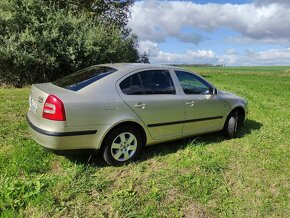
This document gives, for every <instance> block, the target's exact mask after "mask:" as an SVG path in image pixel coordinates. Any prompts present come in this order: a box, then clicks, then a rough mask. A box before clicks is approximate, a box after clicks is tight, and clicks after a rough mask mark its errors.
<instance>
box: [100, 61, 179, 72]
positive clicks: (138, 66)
mask: <svg viewBox="0 0 290 218" xmlns="http://www.w3.org/2000/svg"><path fill="white" fill-rule="evenodd" d="M98 66H106V67H111V68H115V69H117V70H119V71H135V70H142V69H151V68H161V69H172V68H176V67H173V66H168V65H161V64H143V63H116V64H101V65H98ZM176 69H178V68H176Z"/></svg>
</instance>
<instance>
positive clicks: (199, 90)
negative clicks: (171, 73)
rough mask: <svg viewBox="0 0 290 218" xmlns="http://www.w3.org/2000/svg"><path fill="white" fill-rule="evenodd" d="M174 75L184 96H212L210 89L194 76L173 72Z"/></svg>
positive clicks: (204, 82) (182, 72) (205, 83)
mask: <svg viewBox="0 0 290 218" xmlns="http://www.w3.org/2000/svg"><path fill="white" fill-rule="evenodd" d="M175 73H176V76H177V78H178V80H179V82H180V85H181V87H182V89H183V91H184V93H185V94H188V95H192V94H195V95H208V94H212V87H211V86H210V85H209V84H208V83H207V82H206V81H204V80H202V79H201V78H199V77H197V76H196V75H194V74H192V73H188V72H184V71H175Z"/></svg>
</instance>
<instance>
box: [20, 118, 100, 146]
mask: <svg viewBox="0 0 290 218" xmlns="http://www.w3.org/2000/svg"><path fill="white" fill-rule="evenodd" d="M26 120H27V123H28V129H29V132H30V134H31V136H32V138H33V139H34V140H35V141H36V142H38V143H39V144H40V145H42V146H43V147H45V148H47V149H51V150H74V149H98V148H99V147H100V146H99V140H98V135H97V132H98V131H97V130H85V131H69V132H55V131H51V130H46V129H43V128H41V127H39V126H38V125H36V124H35V123H34V122H33V121H32V120H33V118H32V117H31V115H29V113H27V115H26Z"/></svg>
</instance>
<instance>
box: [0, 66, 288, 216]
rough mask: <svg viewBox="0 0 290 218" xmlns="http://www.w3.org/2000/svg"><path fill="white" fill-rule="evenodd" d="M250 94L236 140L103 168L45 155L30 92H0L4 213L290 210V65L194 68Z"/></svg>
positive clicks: (200, 140) (215, 138)
mask: <svg viewBox="0 0 290 218" xmlns="http://www.w3.org/2000/svg"><path fill="white" fill-rule="evenodd" d="M192 70H194V71H196V72H199V73H200V74H202V75H203V76H205V77H206V78H207V79H208V80H209V81H211V82H213V83H214V84H215V85H216V86H217V87H218V88H220V89H222V90H228V91H232V92H235V93H236V94H238V95H240V96H243V97H245V98H246V99H248V101H249V117H248V120H247V122H246V125H245V127H244V128H243V129H242V131H241V133H240V135H239V137H238V138H237V139H232V140H226V139H225V138H224V137H223V136H222V135H220V134H218V133H214V134H210V135H205V136H200V137H194V138H191V139H186V140H181V141H175V142H170V143H165V144H161V145H155V146H151V147H148V148H146V149H145V150H144V155H143V157H142V159H141V160H140V161H139V162H137V163H132V164H130V165H128V166H122V167H108V166H106V165H105V164H104V163H103V161H100V160H99V159H100V158H99V157H98V156H92V157H75V156H70V157H64V156H57V155H55V154H53V153H50V152H47V151H46V150H44V149H42V148H41V147H40V146H39V145H38V144H37V143H35V142H34V141H33V140H32V139H31V138H30V136H29V134H28V132H27V125H26V122H25V113H26V110H27V108H28V93H29V89H28V88H24V89H11V88H2V89H0V214H1V216H2V217H11V216H24V217H31V216H34V217H51V216H55V217H60V216H64V217H67V216H70V217H71V216H76V217H103V216H105V217H112V216H113V217H136V216H139V217H182V216H185V217H207V216H214V217H265V216H267V217H269V216H270V217H289V216H290V203H289V198H290V181H289V180H290V109H289V108H290V67H222V68H216V67H214V68H192Z"/></svg>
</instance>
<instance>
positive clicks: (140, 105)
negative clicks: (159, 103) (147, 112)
mask: <svg viewBox="0 0 290 218" xmlns="http://www.w3.org/2000/svg"><path fill="white" fill-rule="evenodd" d="M145 106H146V104H144V103H143V102H139V103H138V104H134V107H136V108H141V109H145Z"/></svg>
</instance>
